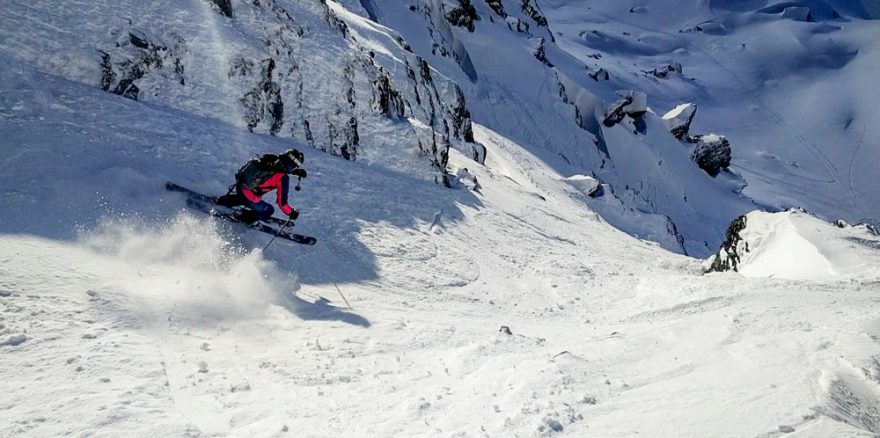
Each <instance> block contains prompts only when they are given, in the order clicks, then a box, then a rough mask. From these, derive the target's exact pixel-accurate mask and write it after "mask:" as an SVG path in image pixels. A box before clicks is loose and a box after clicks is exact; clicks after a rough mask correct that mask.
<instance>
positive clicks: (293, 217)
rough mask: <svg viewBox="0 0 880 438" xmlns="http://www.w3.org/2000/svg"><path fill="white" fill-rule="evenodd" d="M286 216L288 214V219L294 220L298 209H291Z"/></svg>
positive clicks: (297, 215)
mask: <svg viewBox="0 0 880 438" xmlns="http://www.w3.org/2000/svg"><path fill="white" fill-rule="evenodd" d="M288 216H290V220H292V221H295V220H296V219H297V218H299V210H297V209H295V208H294V209H293V210H290V214H289V215H288Z"/></svg>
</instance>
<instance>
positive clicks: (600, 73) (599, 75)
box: [587, 67, 611, 82]
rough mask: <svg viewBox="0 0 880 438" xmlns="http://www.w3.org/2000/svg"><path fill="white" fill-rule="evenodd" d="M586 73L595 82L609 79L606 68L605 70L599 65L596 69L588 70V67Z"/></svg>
mask: <svg viewBox="0 0 880 438" xmlns="http://www.w3.org/2000/svg"><path fill="white" fill-rule="evenodd" d="M587 75H588V76H590V79H592V80H594V81H596V82H599V81H607V80H609V79H611V75H610V74H609V73H608V70H605V69H604V68H601V67H600V68H598V69H596V70H595V71H589V69H588V72H587Z"/></svg>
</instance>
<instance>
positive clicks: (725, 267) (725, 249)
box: [705, 216, 749, 272]
mask: <svg viewBox="0 0 880 438" xmlns="http://www.w3.org/2000/svg"><path fill="white" fill-rule="evenodd" d="M745 229H746V216H740V217H738V218H736V219H734V221H733V222H731V223H730V226H728V227H727V231H726V232H725V233H724V237H725V238H724V242H723V243H722V244H721V249H720V250H718V253H717V254H715V255H714V256H712V257H711V258H710V259H709V263H708V266H707V268H706V269H705V271H706V272H724V271H736V270H737V268H738V266H739V263H740V260H741V259H742V254H743V253H744V252H748V251H749V244H748V242H746V241H744V240H743V238H742V235H741V234H740V233H742V231H743V230H745Z"/></svg>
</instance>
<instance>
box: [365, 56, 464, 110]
mask: <svg viewBox="0 0 880 438" xmlns="http://www.w3.org/2000/svg"><path fill="white" fill-rule="evenodd" d="M379 72H380V74H379V77H378V78H376V79H375V80H374V81H373V90H374V93H373V109H374V110H375V111H376V112H379V113H382V114H384V115H385V116H386V117H389V118H392V119H400V118H402V117H403V114H404V111H405V110H406V107H405V103H404V101H403V97H402V96H401V95H400V92H398V91H397V90H395V89H394V87H392V86H391V78H390V77H389V76H388V73H387V72H385V71H384V69H382V68H381V67H380V68H379ZM465 111H467V109H465ZM468 116H470V113H468Z"/></svg>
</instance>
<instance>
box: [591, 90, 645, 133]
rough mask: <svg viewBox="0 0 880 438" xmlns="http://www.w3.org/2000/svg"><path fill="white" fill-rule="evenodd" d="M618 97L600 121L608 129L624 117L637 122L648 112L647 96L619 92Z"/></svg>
mask: <svg viewBox="0 0 880 438" xmlns="http://www.w3.org/2000/svg"><path fill="white" fill-rule="evenodd" d="M620 96H621V97H620V99H619V100H618V101H617V102H615V103H614V104H613V105H611V108H610V111H608V113H607V115H606V116H605V118H604V119H603V120H602V124H603V125H605V126H607V127H609V128H610V127H612V126H614V125H616V124H618V123H620V121H621V120H623V118H624V117H625V116H630V117H631V118H633V119H634V120H638V119H640V118H641V117H642V116H643V115H645V113H646V112H647V111H648V96H647V95H646V94H645V93H642V92H641V91H632V90H628V91H624V92H621V93H620Z"/></svg>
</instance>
